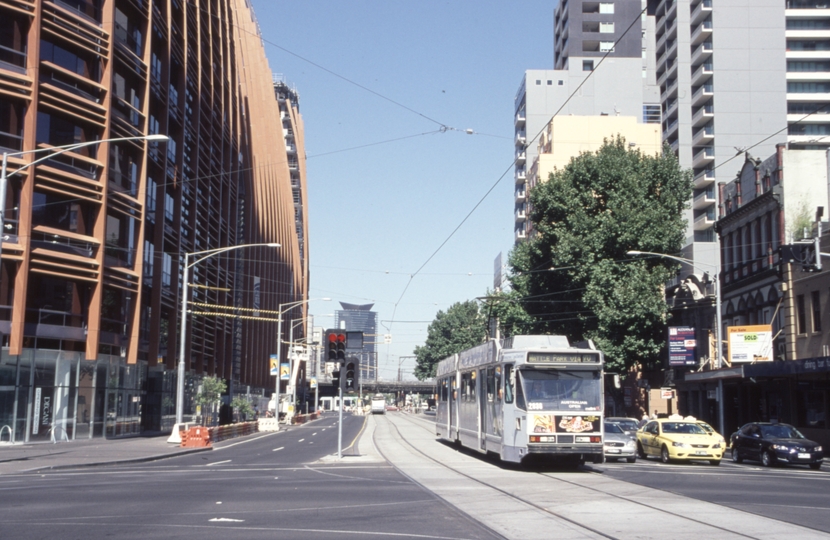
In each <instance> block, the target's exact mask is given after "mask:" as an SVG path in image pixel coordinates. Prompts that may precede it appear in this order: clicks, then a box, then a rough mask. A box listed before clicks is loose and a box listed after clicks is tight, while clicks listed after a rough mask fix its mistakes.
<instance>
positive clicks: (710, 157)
mask: <svg viewBox="0 0 830 540" xmlns="http://www.w3.org/2000/svg"><path fill="white" fill-rule="evenodd" d="M713 161H715V149H714V148H713V147H711V146H704V147H703V148H701V149H700V150H699V151H698V152H695V155H694V157H693V158H692V167H694V168H696V169H697V168H702V167H706V166H707V165H710V164H711V163H712V162H713Z"/></svg>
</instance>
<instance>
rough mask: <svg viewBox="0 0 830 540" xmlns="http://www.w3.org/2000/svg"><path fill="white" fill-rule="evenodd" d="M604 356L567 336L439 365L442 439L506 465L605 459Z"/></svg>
mask: <svg viewBox="0 0 830 540" xmlns="http://www.w3.org/2000/svg"><path fill="white" fill-rule="evenodd" d="M602 370H603V354H602V352H600V351H599V350H597V349H596V348H595V347H594V346H593V344H592V343H591V342H590V341H589V342H587V343H585V344H579V345H571V343H570V342H569V341H568V338H566V337H565V336H552V335H533V336H513V337H512V338H507V339H504V340H502V341H489V342H487V343H484V344H482V345H479V346H477V347H473V348H471V349H467V350H465V351H462V352H460V353H458V354H454V355H452V356H450V357H449V358H445V359H444V360H441V361H440V362H439V363H438V366H437V367H436V374H435V379H436V386H437V388H436V390H437V394H438V401H437V411H436V422H435V428H436V435H438V437H439V438H441V439H445V440H447V441H451V442H459V443H460V444H462V445H463V446H466V447H467V448H471V449H473V450H477V451H479V452H482V453H488V452H490V453H495V454H498V455H499V456H500V457H501V459H502V460H504V461H510V462H516V463H520V462H521V461H522V460H524V459H526V458H527V457H529V456H533V455H545V456H550V457H552V458H557V459H562V460H567V461H570V462H572V463H584V462H586V461H591V462H594V463H601V462H602V460H603V449H602V440H603V422H602V421H603V408H604V407H603V401H604V400H603V395H604V389H603V376H602V373H603V371H602Z"/></svg>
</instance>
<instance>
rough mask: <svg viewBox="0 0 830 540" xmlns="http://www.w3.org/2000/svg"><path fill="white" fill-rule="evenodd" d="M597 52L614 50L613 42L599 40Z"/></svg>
mask: <svg viewBox="0 0 830 540" xmlns="http://www.w3.org/2000/svg"><path fill="white" fill-rule="evenodd" d="M599 52H604V53H612V52H614V42H613V41H600V42H599Z"/></svg>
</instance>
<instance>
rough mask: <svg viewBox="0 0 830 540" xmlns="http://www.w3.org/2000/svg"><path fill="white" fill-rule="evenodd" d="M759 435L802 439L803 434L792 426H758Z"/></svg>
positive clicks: (773, 437) (769, 437) (772, 437)
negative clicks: (759, 429)
mask: <svg viewBox="0 0 830 540" xmlns="http://www.w3.org/2000/svg"><path fill="white" fill-rule="evenodd" d="M760 428H761V436H762V437H763V438H765V439H803V438H804V435H802V434H801V432H800V431H798V430H797V429H795V428H794V427H792V426H786V425H781V424H779V425H777V426H760Z"/></svg>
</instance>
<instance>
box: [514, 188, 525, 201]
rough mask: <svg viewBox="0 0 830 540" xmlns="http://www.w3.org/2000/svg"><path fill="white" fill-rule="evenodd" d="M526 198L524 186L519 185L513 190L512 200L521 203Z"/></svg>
mask: <svg viewBox="0 0 830 540" xmlns="http://www.w3.org/2000/svg"><path fill="white" fill-rule="evenodd" d="M526 200H527V190H526V189H525V188H524V186H522V187H519V188H517V189H516V191H515V196H514V202H517V203H523V202H525V201H526Z"/></svg>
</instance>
